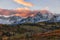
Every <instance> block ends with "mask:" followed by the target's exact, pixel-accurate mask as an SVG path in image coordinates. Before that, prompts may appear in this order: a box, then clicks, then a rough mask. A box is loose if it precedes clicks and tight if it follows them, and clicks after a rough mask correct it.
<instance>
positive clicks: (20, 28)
mask: <svg viewBox="0 0 60 40" xmlns="http://www.w3.org/2000/svg"><path fill="white" fill-rule="evenodd" d="M59 39H60V23H46V22H40V23H37V24H31V23H26V24H19V25H15V26H14V25H2V24H0V40H59Z"/></svg>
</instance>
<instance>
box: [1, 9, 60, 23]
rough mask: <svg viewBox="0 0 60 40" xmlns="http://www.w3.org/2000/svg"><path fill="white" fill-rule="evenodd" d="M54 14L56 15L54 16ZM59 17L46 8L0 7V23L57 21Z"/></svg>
mask: <svg viewBox="0 0 60 40" xmlns="http://www.w3.org/2000/svg"><path fill="white" fill-rule="evenodd" d="M55 16H56V17H55ZM59 18H60V17H59V16H58V17H57V15H53V13H51V12H50V11H48V10H45V9H44V10H34V11H32V10H29V9H23V8H22V9H15V10H7V9H0V24H23V23H38V22H59V21H60V19H59Z"/></svg>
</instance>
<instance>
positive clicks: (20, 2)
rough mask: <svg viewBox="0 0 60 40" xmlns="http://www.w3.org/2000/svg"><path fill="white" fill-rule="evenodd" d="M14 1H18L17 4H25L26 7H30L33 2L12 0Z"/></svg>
mask: <svg viewBox="0 0 60 40" xmlns="http://www.w3.org/2000/svg"><path fill="white" fill-rule="evenodd" d="M14 1H15V2H17V3H19V4H22V5H25V6H27V7H32V6H33V4H32V3H30V2H25V1H24V0H14Z"/></svg>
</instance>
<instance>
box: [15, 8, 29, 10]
mask: <svg viewBox="0 0 60 40" xmlns="http://www.w3.org/2000/svg"><path fill="white" fill-rule="evenodd" d="M15 10H30V9H29V8H27V7H24V8H16V9H15Z"/></svg>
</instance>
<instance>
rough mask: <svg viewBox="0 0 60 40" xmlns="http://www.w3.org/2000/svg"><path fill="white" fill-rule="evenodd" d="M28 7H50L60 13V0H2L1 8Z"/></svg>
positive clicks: (32, 8)
mask: <svg viewBox="0 0 60 40" xmlns="http://www.w3.org/2000/svg"><path fill="white" fill-rule="evenodd" d="M25 7H28V8H29V9H31V10H41V9H48V10H50V11H51V12H54V13H60V0H0V8H3V9H16V8H25Z"/></svg>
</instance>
